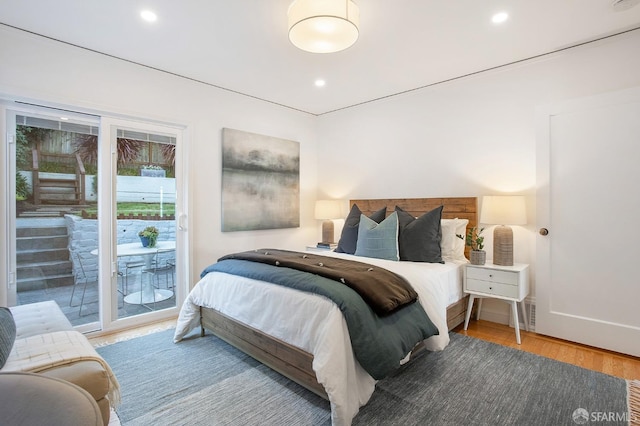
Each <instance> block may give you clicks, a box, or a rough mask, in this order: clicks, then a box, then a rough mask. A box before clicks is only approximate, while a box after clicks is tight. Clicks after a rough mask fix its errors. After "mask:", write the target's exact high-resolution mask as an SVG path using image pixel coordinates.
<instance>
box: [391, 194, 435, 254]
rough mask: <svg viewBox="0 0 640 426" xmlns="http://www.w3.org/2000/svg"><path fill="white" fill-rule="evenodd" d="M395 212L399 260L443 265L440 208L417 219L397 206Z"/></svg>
mask: <svg viewBox="0 0 640 426" xmlns="http://www.w3.org/2000/svg"><path fill="white" fill-rule="evenodd" d="M396 212H397V213H398V222H399V226H400V230H399V236H398V246H399V248H400V260H408V261H412V262H429V263H444V261H443V260H442V249H441V247H440V240H441V239H442V229H441V225H440V219H441V218H442V206H440V207H436V208H435V209H433V210H431V211H429V212H427V213H425V214H423V215H422V216H420V217H419V218H417V219H416V218H415V217H413V216H412V215H411V214H409V213H407V212H405V211H404V210H402V209H401V208H400V207H398V206H396Z"/></svg>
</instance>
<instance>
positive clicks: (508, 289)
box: [466, 274, 519, 299]
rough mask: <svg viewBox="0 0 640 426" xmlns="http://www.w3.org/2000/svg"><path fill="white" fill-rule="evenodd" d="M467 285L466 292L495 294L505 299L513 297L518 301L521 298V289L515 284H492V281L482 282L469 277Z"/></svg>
mask: <svg viewBox="0 0 640 426" xmlns="http://www.w3.org/2000/svg"><path fill="white" fill-rule="evenodd" d="M511 275H513V274H511ZM466 284H467V288H466V290H469V291H478V292H481V293H487V294H493V295H496V296H503V297H513V298H514V299H517V298H518V297H519V294H518V292H519V288H518V286H517V285H513V284H503V283H497V282H491V281H482V280H476V279H472V278H469V277H467V281H466Z"/></svg>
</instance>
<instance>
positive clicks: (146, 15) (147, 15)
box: [140, 10, 158, 22]
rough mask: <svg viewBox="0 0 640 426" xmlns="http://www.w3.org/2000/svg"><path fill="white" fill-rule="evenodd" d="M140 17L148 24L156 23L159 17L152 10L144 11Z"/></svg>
mask: <svg viewBox="0 0 640 426" xmlns="http://www.w3.org/2000/svg"><path fill="white" fill-rule="evenodd" d="M140 17H141V18H142V19H144V20H145V21H147V22H155V21H156V20H157V19H158V15H156V14H155V13H153V12H152V11H150V10H143V11H142V12H140Z"/></svg>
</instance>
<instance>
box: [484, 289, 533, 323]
mask: <svg viewBox="0 0 640 426" xmlns="http://www.w3.org/2000/svg"><path fill="white" fill-rule="evenodd" d="M503 302H504V301H502V300H498V299H484V300H483V302H482V312H481V313H480V319H482V320H485V321H491V322H495V323H498V324H504V325H508V326H509V327H512V328H513V326H514V324H513V320H512V318H511V306H510V305H509V304H507V303H503ZM524 303H525V307H526V309H527V318H528V319H529V331H535V318H536V316H535V306H536V300H535V297H527V298H526V299H524ZM520 306H521V305H518V325H519V326H520V329H521V330H524V329H525V327H524V317H523V315H522V309H520Z"/></svg>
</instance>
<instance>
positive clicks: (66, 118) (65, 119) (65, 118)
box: [60, 117, 69, 121]
mask: <svg viewBox="0 0 640 426" xmlns="http://www.w3.org/2000/svg"><path fill="white" fill-rule="evenodd" d="M68 119H69V117H60V120H62V121H67V120H68Z"/></svg>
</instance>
